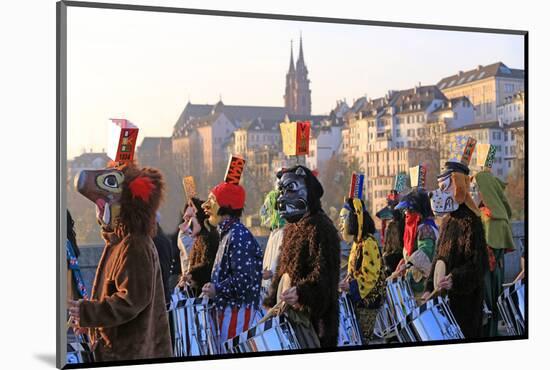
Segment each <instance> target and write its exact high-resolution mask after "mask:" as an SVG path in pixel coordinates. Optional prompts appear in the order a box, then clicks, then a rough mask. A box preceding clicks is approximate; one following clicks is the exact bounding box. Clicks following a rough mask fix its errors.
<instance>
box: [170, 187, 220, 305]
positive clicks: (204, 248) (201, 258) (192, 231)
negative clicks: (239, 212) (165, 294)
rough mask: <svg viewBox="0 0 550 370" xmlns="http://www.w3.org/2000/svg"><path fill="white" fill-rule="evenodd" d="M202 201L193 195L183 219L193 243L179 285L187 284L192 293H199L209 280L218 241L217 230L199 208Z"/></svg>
mask: <svg viewBox="0 0 550 370" xmlns="http://www.w3.org/2000/svg"><path fill="white" fill-rule="evenodd" d="M203 203H204V201H203V200H200V199H198V198H196V197H193V198H191V199H190V200H189V202H188V203H187V207H186V209H185V214H186V215H189V219H188V220H185V221H186V231H188V234H189V236H190V237H191V238H193V245H192V247H191V252H190V253H189V264H188V269H187V274H186V275H185V276H182V279H181V280H180V283H179V286H180V287H183V286H184V284H188V285H189V286H190V288H191V289H192V291H193V292H194V295H199V294H200V292H201V291H202V287H203V286H204V284H206V283H208V282H209V281H210V276H211V275H212V267H213V266H214V259H215V258H216V253H217V251H218V246H219V243H220V238H219V235H218V231H217V230H216V228H215V227H213V226H211V225H210V224H209V223H208V220H207V218H206V213H205V212H204V210H203V209H202V208H201V206H202V204H203Z"/></svg>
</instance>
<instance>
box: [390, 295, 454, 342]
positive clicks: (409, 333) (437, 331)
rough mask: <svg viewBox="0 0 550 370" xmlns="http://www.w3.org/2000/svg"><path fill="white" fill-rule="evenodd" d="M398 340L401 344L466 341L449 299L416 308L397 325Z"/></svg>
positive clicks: (431, 301)
mask: <svg viewBox="0 0 550 370" xmlns="http://www.w3.org/2000/svg"><path fill="white" fill-rule="evenodd" d="M396 331H397V338H398V339H399V341H400V342H401V343H407V342H427V341H434V340H452V339H464V335H463V334H462V331H461V329H460V326H459V325H458V323H457V322H456V319H455V318H454V315H453V313H452V312H451V309H450V308H449V305H448V304H447V298H442V297H436V298H434V299H431V300H429V301H428V302H426V303H425V304H423V305H422V306H420V307H418V308H415V309H414V310H413V312H411V313H410V314H408V315H407V317H406V319H405V320H404V321H402V322H400V323H398V324H397V328H396Z"/></svg>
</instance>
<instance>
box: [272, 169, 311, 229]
mask: <svg viewBox="0 0 550 370" xmlns="http://www.w3.org/2000/svg"><path fill="white" fill-rule="evenodd" d="M278 188H279V197H278V198H277V210H278V211H279V214H280V215H281V217H282V218H284V219H285V220H286V221H288V222H291V223H293V222H298V221H299V220H300V219H301V218H302V217H303V216H304V215H305V214H306V213H307V212H308V210H309V206H308V189H307V185H306V172H305V171H304V170H303V169H302V168H298V169H297V170H296V171H294V172H285V173H283V174H282V176H281V177H280V178H279V181H278Z"/></svg>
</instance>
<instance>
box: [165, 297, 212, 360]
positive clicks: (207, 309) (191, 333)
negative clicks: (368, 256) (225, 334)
mask: <svg viewBox="0 0 550 370" xmlns="http://www.w3.org/2000/svg"><path fill="white" fill-rule="evenodd" d="M182 294H183V293H182ZM182 297H183V298H182ZM175 299H178V300H175ZM168 314H169V315H170V323H171V325H172V326H173V327H172V332H173V333H174V351H173V352H174V356H176V357H182V356H204V355H215V354H219V353H220V345H219V332H218V322H217V315H216V310H215V307H214V303H213V302H212V300H210V299H209V298H188V297H185V295H182V296H180V297H179V298H178V297H177V296H176V297H174V300H173V301H172V303H171V306H170V309H169V311H168Z"/></svg>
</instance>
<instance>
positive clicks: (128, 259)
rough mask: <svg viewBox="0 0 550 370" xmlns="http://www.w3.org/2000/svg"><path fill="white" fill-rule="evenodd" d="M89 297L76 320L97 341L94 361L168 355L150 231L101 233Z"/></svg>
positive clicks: (159, 278) (167, 334)
mask: <svg viewBox="0 0 550 370" xmlns="http://www.w3.org/2000/svg"><path fill="white" fill-rule="evenodd" d="M103 238H104V239H105V242H106V245H105V249H104V250H103V254H102V256H101V259H100V261H99V264H98V267H97V271H96V277H95V280H94V285H93V288H92V296H91V300H89V301H88V300H84V301H82V303H81V305H80V325H81V326H82V327H89V328H91V330H90V336H91V339H92V343H97V347H96V350H95V356H96V360H97V361H122V360H135V359H150V358H161V357H171V356H172V346H171V342H170V328H169V325H168V314H167V313H166V306H165V302H164V291H163V285H162V276H161V271H160V264H159V258H158V254H157V251H156V248H155V246H154V244H153V241H152V239H151V237H150V236H147V235H142V234H137V235H136V234H126V233H124V232H122V231H121V228H118V229H117V231H116V232H106V233H103Z"/></svg>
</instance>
